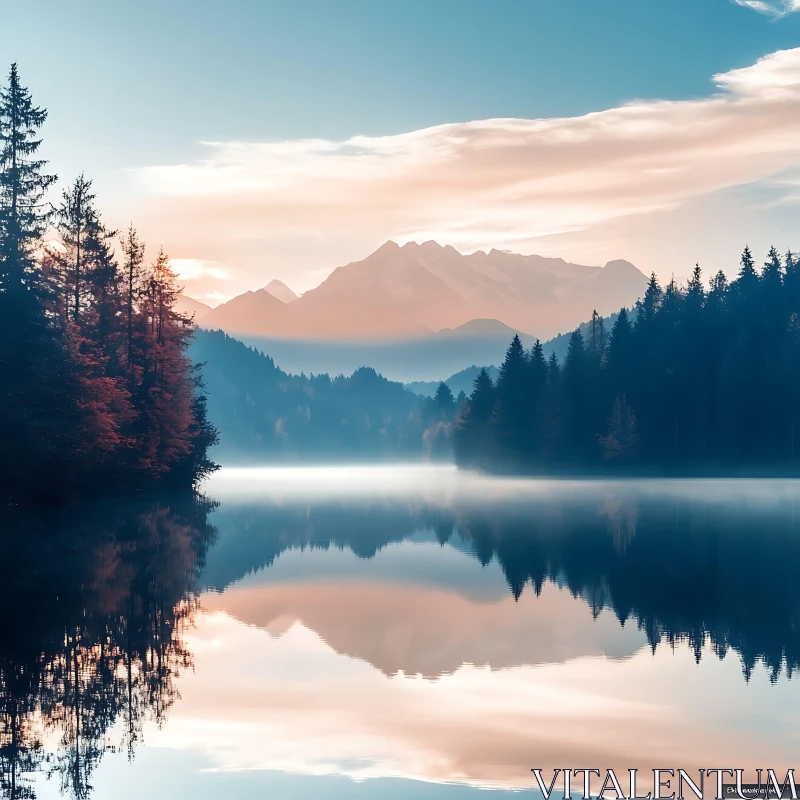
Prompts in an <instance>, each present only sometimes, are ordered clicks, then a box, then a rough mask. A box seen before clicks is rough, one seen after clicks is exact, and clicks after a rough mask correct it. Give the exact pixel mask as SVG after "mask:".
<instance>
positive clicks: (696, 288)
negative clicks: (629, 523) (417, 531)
mask: <svg viewBox="0 0 800 800" xmlns="http://www.w3.org/2000/svg"><path fill="white" fill-rule="evenodd" d="M799 403H800V264H799V263H798V259H797V257H796V256H795V255H794V254H793V253H792V252H791V251H790V252H787V253H786V256H785V257H784V258H781V256H780V255H779V254H778V252H777V251H776V250H775V248H774V247H773V248H771V249H770V251H769V253H768V255H767V259H766V261H765V263H764V265H763V268H761V269H760V270H758V269H757V268H756V264H755V261H754V258H753V256H752V254H751V252H750V250H749V248H745V250H744V253H743V254H742V258H741V266H740V270H739V274H738V277H737V278H736V280H734V281H732V282H730V283H729V282H728V280H727V279H726V277H725V275H724V274H723V273H722V272H719V273H718V274H717V275H715V276H714V277H713V279H712V280H711V282H710V288H709V289H708V290H707V289H706V288H705V286H704V284H703V280H702V275H701V271H700V267H699V266H697V267H695V269H694V272H693V274H692V277H691V279H690V280H689V281H688V284H687V285H686V286H685V287H681V286H679V285H678V284H677V283H676V282H675V280H672V281H670V283H669V284H668V285H667V286H666V287H665V288H662V287H661V286H660V285H659V282H658V280H657V278H656V276H655V275H652V276H651V279H650V283H649V285H648V287H647V291H646V293H645V295H644V297H643V298H642V299H641V300H640V301H639V302H638V303H637V305H636V307H635V309H633V311H632V312H631V311H629V310H628V309H624V308H623V309H621V310H620V312H619V314H618V315H617V316H616V319H615V321H614V324H613V327H611V330H610V332H608V333H607V332H606V329H605V326H603V325H602V320H600V319H599V318H597V317H596V316H595V318H594V319H593V321H592V323H591V324H590V326H589V327H588V331H587V336H584V335H583V334H582V333H581V332H580V330H576V331H575V332H573V333H572V335H571V337H570V339H569V346H568V348H567V352H566V356H565V357H564V359H563V362H559V360H558V359H557V358H556V356H555V354H553V355H552V356H551V358H550V359H546V358H545V357H544V354H543V352H542V347H541V345H540V344H539V343H538V342H537V343H536V345H535V346H534V347H533V348H532V349H531V350H530V351H529V352H526V351H525V349H524V348H523V346H522V345H521V343H520V341H519V338H517V337H515V339H514V340H513V341H512V343H511V345H510V347H509V348H508V352H507V354H506V358H505V362H504V363H503V365H502V367H501V368H500V373H499V377H498V380H497V383H496V385H495V384H494V383H493V382H492V381H491V379H490V378H489V377H488V375H486V374H484V373H481V374H480V375H479V376H478V377H477V379H476V380H475V385H474V390H473V392H472V394H471V396H470V398H469V400H468V402H467V403H465V404H464V405H463V407H462V408H461V409H460V411H459V418H458V420H457V424H456V428H455V434H454V444H455V453H456V461H457V463H458V464H459V466H462V467H476V468H480V469H487V470H491V471H507V472H526V473H572V474H584V473H589V474H590V473H595V472H602V471H608V470H616V471H620V472H627V473H637V474H730V473H740V474H755V475H758V474H780V473H788V474H792V473H794V472H796V471H797V468H798V451H799V450H800V441H798V430H797V425H798V415H799V412H800V407H799Z"/></svg>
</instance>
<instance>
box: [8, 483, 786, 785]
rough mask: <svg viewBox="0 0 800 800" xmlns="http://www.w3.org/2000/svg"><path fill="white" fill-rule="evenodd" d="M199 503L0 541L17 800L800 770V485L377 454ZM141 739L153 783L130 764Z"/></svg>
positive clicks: (20, 526)
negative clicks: (535, 475)
mask: <svg viewBox="0 0 800 800" xmlns="http://www.w3.org/2000/svg"><path fill="white" fill-rule="evenodd" d="M207 490H208V492H209V494H210V495H211V496H213V497H215V498H217V499H218V500H219V501H220V504H219V506H218V507H217V506H214V507H211V506H210V505H209V504H207V503H197V502H193V503H181V504H178V503H174V502H171V503H164V502H153V503H142V504H138V505H135V506H128V507H114V508H99V509H93V510H92V512H91V513H83V514H81V513H77V512H73V513H71V514H68V515H67V514H62V515H59V516H57V517H51V518H38V519H36V520H30V519H17V520H9V521H8V524H7V525H6V526H5V527H4V529H3V533H2V544H3V547H4V553H5V555H6V559H7V561H6V563H7V564H8V565H11V568H10V569H7V580H6V581H4V582H3V583H2V585H0V599H1V600H2V601H4V606H3V607H4V608H13V609H18V610H19V611H18V612H17V613H15V614H7V615H5V616H4V618H3V619H2V621H0V726H1V727H0V779H2V781H3V783H2V789H3V792H4V793H5V794H4V796H10V797H15V798H22V797H34V796H37V797H39V798H44V797H46V796H53V787H56V789H57V791H58V793H61V794H65V795H70V796H74V797H89V795H90V794H91V793H92V789H91V787H92V786H94V787H95V791H96V796H98V797H105V796H114V797H116V798H124V797H128V796H131V797H135V796H140V795H141V792H142V788H143V786H145V785H147V787H148V789H147V791H148V794H149V796H152V797H154V798H160V797H165V798H166V797H169V798H170V800H176V798H181V797H190V796H191V797H192V798H193V800H196V798H202V797H206V796H207V797H217V796H237V797H240V796H241V797H244V796H247V797H250V796H252V797H258V796H264V794H265V793H266V794H269V793H270V792H271V791H272V789H274V787H276V786H280V787H281V789H280V793H281V795H282V796H292V797H305V796H309V797H310V796H320V795H321V796H330V797H333V796H336V797H351V796H356V795H358V796H370V793H369V791H368V790H362V789H360V788H358V787H359V786H363V784H358V783H352V784H348V783H347V782H344V783H342V782H341V781H342V779H343V778H349V779H357V780H359V781H363V780H366V781H367V783H373V782H374V783H375V785H376V786H378V785H380V786H384V784H383V783H382V781H383V780H388V781H399V782H400V784H401V788H400V789H397V792H398V793H397V796H398V797H404V798H406V797H421V796H422V795H423V794H424V796H425V797H426V798H427V797H435V796H437V795H436V794H435V793H434V792H433V790H432V789H431V788H430V786H431V785H432V784H433V785H438V786H441V787H442V792H443V795H442V796H445V795H446V796H448V797H451V796H452V797H460V796H470V797H471V796H472V795H471V794H454V793H453V792H454V791H455V789H454V787H457V788H458V792H462V790H463V792H472V790H473V789H474V788H476V787H481V788H492V789H495V790H505V789H508V790H510V789H529V788H532V784H531V777H530V771H529V770H530V767H531V766H533V765H537V766H539V765H541V766H543V767H545V768H550V767H554V766H564V765H567V764H573V765H578V766H580V765H585V764H591V765H597V766H599V767H603V768H606V767H615V768H617V769H620V770H624V769H626V768H628V767H639V768H642V769H646V770H649V769H651V768H652V767H654V766H659V767H663V766H665V765H669V766H673V765H675V766H681V767H685V768H693V767H696V768H699V767H703V766H708V764H710V763H714V764H722V763H725V764H728V763H730V764H734V765H736V766H741V767H747V768H749V767H756V766H772V767H774V768H780V767H788V766H792V763H791V762H792V759H793V757H794V755H795V754H796V752H797V748H798V747H799V746H800V731H798V728H797V725H796V720H795V709H796V708H797V700H798V697H797V691H796V689H797V686H796V681H792V680H790V679H791V676H792V674H793V672H794V671H795V670H796V669H797V668H798V659H800V593H798V592H797V591H796V579H795V573H796V565H797V564H798V563H799V557H800V530H799V528H800V520H798V518H797V514H796V508H797V498H798V495H800V485H798V484H796V483H794V482H781V481H764V482H758V481H755V482H746V481H687V482H681V481H671V482H652V481H645V482H629V481H625V482H579V481H539V480H520V481H518V480H508V479H496V478H485V477H480V476H474V475H469V474H464V473H457V472H455V471H452V470H448V469H442V468H419V467H406V468H382V467H369V468H363V469H362V468H349V469H334V470H324V469H313V470H307V469H297V470H291V469H289V470H285V469H282V470H243V471H238V470H228V471H225V470H223V471H222V473H221V474H220V475H219V476H217V477H215V479H214V480H213V481H212V483H211V484H210V485H209V486H208V487H207ZM209 521H210V522H211V523H213V527H212V525H211V524H210V523H209ZM190 666H193V669H189V667H190ZM179 698H180V699H179ZM167 718H168V719H167ZM145 738H146V741H147V745H148V747H147V748H146V749H144V750H140V751H139V752H140V753H142V752H143V753H145V754H147V753H153V752H156V753H168V754H169V760H168V761H167V760H164V759H162V761H161V762H159V763H161V764H162V767H161V768H160V769H161V773H160V774H159V776H158V779H155V778H154V776H153V775H152V774H150V772H148V768H147V766H146V765H147V764H148V763H154V762H153V761H152V756H148V755H145V757H144V758H145V760H144V762H143V760H142V757H141V755H140V756H139V757H137V759H136V761H135V762H133V763H132V764H129V763H128V762H129V761H130V759H131V757H132V755H133V753H134V751H135V750H136V749H137V746H138V745H141V744H142V743H143V741H144V740H145ZM148 758H150V759H151V760H150V761H148V760H147V759H148ZM767 762H769V763H768V764H767ZM164 764H166V766H164ZM187 764H188V765H191V766H186V765H187ZM182 765H183V766H182ZM199 765H201V766H202V768H204V769H208V768H210V769H211V770H212V772H211V773H208V772H204V773H202V776H203V778H202V781H199V780H194V779H195V778H196V777H197V775H198V774H199V770H200V768H201V766H199ZM181 770H185V772H181ZM37 773H38V775H39V779H38V780H34V779H33V777H32V776H34V774H37ZM244 773H247V774H248V775H249V776H251V777H250V778H249V779H248V780H249V781H250V783H249V784H248V785H250V786H251V792H252V793H251V794H247V795H245V794H240V793H239V788H236V789H234V788H233V787H240V786H241V785H242V778H241V776H242V775H243V774H244ZM48 775H49V776H51V780H50V781H45V780H43V778H44V776H48ZM212 775H213V777H212ZM275 776H280V779H278V778H276V777H275ZM287 776H288V777H287ZM311 778H314V779H315V780H317V779H318V780H323V779H324V781H328V782H327V783H325V782H323V783H322V784H321V785H320V784H314V786H313V788H308V786H309V784H308V783H307V781H308V780H309V779H311ZM292 780H294V782H292ZM189 786H191V790H190V789H189V788H188V787H189ZM348 786H350V787H351V789H348V788H347V787H348ZM422 786H426V787H427V788H426V789H425V790H424V792H423V790H422V789H421V788H420V787H422ZM445 786H447V787H448V788H447V791H446V792H445V788H444V787H445ZM167 787H169V788H167ZM203 787H213V788H208V789H204V788H203ZM303 787H306V788H303ZM204 791H205V794H203V792H204ZM159 792H160V793H159ZM181 792H183V793H181ZM273 793H274V792H273ZM359 793H360V794H359Z"/></svg>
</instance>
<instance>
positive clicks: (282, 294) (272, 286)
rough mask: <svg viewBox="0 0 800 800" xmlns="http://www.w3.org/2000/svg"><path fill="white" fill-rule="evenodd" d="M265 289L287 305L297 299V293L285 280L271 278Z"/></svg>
mask: <svg viewBox="0 0 800 800" xmlns="http://www.w3.org/2000/svg"><path fill="white" fill-rule="evenodd" d="M264 289H265V290H266V291H268V292H269V293H270V294H271V295H272V296H273V297H277V298H278V300H280V301H281V303H285V304H286V305H287V306H288V305H289V303H293V302H294V301H295V300H297V295H296V294H295V293H294V292H293V291H292V290H291V289H290V288H289V287H288V286H287V285H286V284H285V283H284V282H283V281H279V280H277V279H274V280H271V281H270V282H269V283H268V284H267V285H266V286H265V287H264Z"/></svg>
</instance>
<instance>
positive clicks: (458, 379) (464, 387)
mask: <svg viewBox="0 0 800 800" xmlns="http://www.w3.org/2000/svg"><path fill="white" fill-rule="evenodd" d="M481 369H485V370H486V371H487V372H488V373H489V377H490V378H491V379H492V381H493V382H494V383H497V375H498V371H497V367H494V366H489V367H476V366H475V365H473V366H471V367H467V368H466V369H462V370H461V372H457V373H456V374H455V375H451V376H450V377H449V378H447V380H445V383H446V384H447V385H448V386H449V387H450V391H451V392H452V393H453V395H454V396H455V397H458V393H459V392H464V394H465V395H467V396H469V395H470V394H471V393H472V384H473V383H474V382H475V378H477V377H478V373H479V372H480V371H481ZM439 383H440V382H439V381H414V382H413V383H407V384H406V389H408V390H409V391H411V392H415V393H416V394H421V395H424V396H425V397H433V396H434V395H435V394H436V390H437V389H438V388H439Z"/></svg>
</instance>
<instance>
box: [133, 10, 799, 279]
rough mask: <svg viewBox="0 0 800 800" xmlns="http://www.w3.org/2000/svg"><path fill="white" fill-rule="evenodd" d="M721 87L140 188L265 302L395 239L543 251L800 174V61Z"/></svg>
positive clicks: (180, 242)
mask: <svg viewBox="0 0 800 800" xmlns="http://www.w3.org/2000/svg"><path fill="white" fill-rule="evenodd" d="M748 2H750V0H748ZM798 3H800V0H794V1H793V3H792V4H788V5H785V8H786V9H789V8H793V7H794V6H795V5H797V4H798ZM713 81H714V84H715V86H716V91H714V92H713V93H710V94H709V96H707V97H705V98H700V99H695V100H682V101H668V100H640V101H636V102H632V103H630V104H628V105H624V106H621V107H617V108H611V109H608V110H604V111H597V112H593V113H589V114H585V115H583V116H578V117H565V118H549V119H490V120H479V121H472V122H462V123H452V124H444V125H438V126H435V127H431V128H426V129H423V130H417V131H412V132H408V133H401V134H396V135H388V136H354V137H352V138H349V139H346V140H341V141H333V140H325V139H303V140H293V141H283V142H260V143H259V142H255V143H253V142H250V143H248V142H209V143H206V145H205V147H206V151H207V152H206V157H205V158H203V159H201V160H198V161H194V162H189V163H185V164H178V165H163V166H152V167H147V168H142V169H139V170H136V171H135V172H134V173H133V178H134V180H135V181H136V183H137V184H138V185H139V186H140V187H142V188H143V189H144V190H145V192H146V194H147V195H148V196H149V199H148V204H149V205H150V207H151V208H152V209H153V213H154V218H153V222H152V224H153V225H159V224H161V225H162V226H166V225H168V226H169V231H168V236H169V237H172V239H173V240H175V242H176V243H172V242H168V243H169V246H170V250H171V252H180V248H181V247H183V246H186V247H189V246H191V247H192V248H193V249H194V251H195V252H204V253H208V256H207V257H208V258H209V259H214V260H216V261H217V262H219V263H220V264H232V263H235V264H236V265H237V269H239V270H241V272H240V273H239V274H240V275H252V276H255V275H256V272H258V279H255V278H253V279H251V281H250V282H251V285H252V286H253V287H254V286H258V285H262V284H263V282H264V280H263V279H264V278H265V277H267V275H268V274H269V276H270V277H281V278H283V279H288V280H290V281H293V282H294V283H295V285H298V286H299V287H300V288H308V287H307V285H304V279H303V278H302V277H301V278H299V279H298V272H299V273H310V272H311V271H312V270H314V269H316V270H319V269H320V268H322V267H328V268H329V269H331V268H333V267H334V266H335V265H336V263H337V261H338V263H341V262H342V261H345V260H349V259H350V258H353V257H363V256H364V255H366V254H367V252H369V249H370V248H371V247H372V246H376V245H378V244H380V243H381V242H382V241H384V240H385V239H388V238H393V239H395V240H398V241H400V242H403V241H409V240H417V241H424V240H427V239H436V240H437V241H439V242H440V243H443V244H445V243H447V244H452V245H454V246H455V247H457V248H459V249H461V250H463V251H470V250H475V249H485V248H490V247H498V248H510V249H514V250H516V251H519V252H534V251H537V250H539V251H542V250H544V249H545V248H544V247H543V246H542V244H541V243H542V242H543V240H544V238H545V237H554V236H556V235H557V236H558V237H561V240H562V241H563V238H564V237H565V236H570V235H573V234H576V233H579V232H582V231H583V232H585V231H590V230H592V229H595V228H598V227H599V226H603V225H604V224H608V223H610V222H612V221H614V220H620V219H624V218H628V217H631V216H632V215H636V216H637V218H640V217H641V215H644V214H648V213H650V214H652V213H654V212H660V211H668V210H671V209H677V208H680V207H681V206H683V205H685V204H686V203H687V202H688V201H690V200H692V199H694V198H698V197H702V196H704V195H707V194H710V193H713V192H717V191H719V190H722V189H727V188H730V187H735V186H742V185H746V184H750V183H754V182H759V181H763V180H765V179H768V178H770V177H772V176H775V175H778V174H779V173H781V171H783V170H787V169H790V168H792V167H794V166H796V165H797V164H798V163H800V137H798V136H797V127H798V121H799V120H800V114H799V113H798V112H799V111H800V48H798V49H792V50H783V51H778V52H775V53H772V54H770V55H768V56H765V57H764V58H762V59H760V60H759V61H758V62H756V63H755V64H753V65H751V66H747V67H744V68H741V69H735V70H732V71H730V72H727V73H722V74H718V75H715V76H714V77H713ZM164 238H166V237H164ZM276 265H277V268H276ZM281 270H283V272H281ZM208 277H211V274H210V273H209V276H208ZM251 288H252V287H251Z"/></svg>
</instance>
